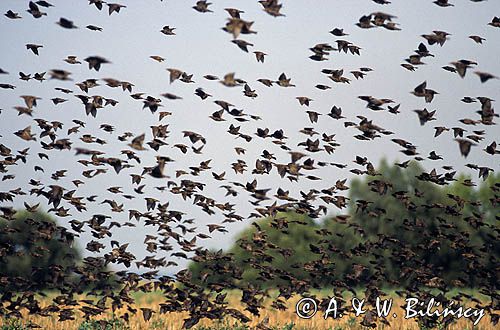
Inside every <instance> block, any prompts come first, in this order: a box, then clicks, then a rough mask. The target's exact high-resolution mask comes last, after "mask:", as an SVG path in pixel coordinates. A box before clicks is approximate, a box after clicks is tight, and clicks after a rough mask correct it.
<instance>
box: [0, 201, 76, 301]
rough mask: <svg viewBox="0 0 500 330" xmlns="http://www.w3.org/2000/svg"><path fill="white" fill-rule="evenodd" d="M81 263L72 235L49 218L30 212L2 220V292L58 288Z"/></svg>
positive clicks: (0, 275) (0, 235) (0, 255)
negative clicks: (76, 265)
mask: <svg viewBox="0 0 500 330" xmlns="http://www.w3.org/2000/svg"><path fill="white" fill-rule="evenodd" d="M80 259H81V257H80V253H79V251H78V250H77V249H76V248H75V247H74V246H73V235H72V234H71V233H69V232H68V231H67V230H66V229H65V228H64V227H61V226H58V225H57V224H56V222H55V221H54V220H53V219H52V218H51V217H49V216H48V215H47V214H44V213H40V212H35V213H30V212H28V211H20V212H16V213H14V214H13V215H12V216H11V217H6V218H0V281H1V283H2V285H1V286H0V288H1V289H2V290H5V291H25V290H33V291H35V290H40V289H52V288H57V287H58V285H59V284H60V283H63V282H64V278H65V277H68V276H71V275H72V269H73V267H74V266H75V264H76V263H77V262H79V261H80Z"/></svg>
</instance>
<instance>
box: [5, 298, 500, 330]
mask: <svg viewBox="0 0 500 330" xmlns="http://www.w3.org/2000/svg"><path fill="white" fill-rule="evenodd" d="M469 293H470V292H469ZM472 293H473V294H474V295H475V296H476V297H478V298H479V299H484V297H480V295H478V294H475V293H474V292H472ZM52 297H53V296H52ZM83 298H84V297H82V299H83ZM85 298H88V297H85ZM134 298H136V302H137V309H138V312H137V313H136V314H135V315H131V317H130V320H129V323H128V324H127V323H125V322H124V321H123V320H122V319H120V318H118V317H115V316H113V315H112V314H111V313H109V314H107V315H102V316H100V317H98V318H96V319H95V320H88V321H86V320H84V319H82V318H81V317H79V316H77V317H76V318H75V320H69V321H63V322H59V321H58V318H57V316H56V315H54V316H49V317H41V316H30V315H26V314H25V318H24V319H23V320H22V321H19V320H6V319H0V330H25V329H26V330H27V329H32V328H34V324H36V325H39V326H40V327H41V328H42V329H50V330H94V329H96V330H97V329H102V330H115V329H116V330H125V329H141V330H142V329H154V330H174V329H175V330H177V329H181V327H182V324H183V319H184V318H185V317H186V316H187V314H186V313H167V314H162V315H160V314H158V313H154V314H153V316H152V317H151V319H150V320H149V321H148V322H145V321H144V319H143V315H142V313H141V311H140V309H139V308H141V307H147V308H151V309H153V310H155V311H158V305H159V303H161V302H162V301H163V300H162V296H161V294H160V293H146V294H145V293H137V294H135V296H134ZM50 299H51V295H50V294H48V295H47V298H46V301H47V302H49V301H50ZM298 299H299V298H295V299H293V298H292V299H290V301H289V302H288V306H289V308H288V309H287V310H286V311H277V310H274V309H272V308H269V309H266V310H262V312H261V316H260V317H258V318H252V321H251V322H250V323H248V324H245V325H243V324H240V323H237V322H236V321H234V320H233V319H231V320H223V321H219V322H210V321H207V320H203V321H201V322H200V323H199V324H198V325H196V326H195V327H194V329H197V330H230V329H235V330H244V329H260V330H265V329H273V330H292V329H293V330H295V329H296V330H299V329H301V330H302V329H304V330H306V329H307V330H323V329H331V330H341V329H368V328H367V327H363V326H361V325H360V324H359V323H360V321H361V317H357V318H356V317H354V314H352V315H347V316H344V317H342V318H341V319H337V320H332V319H328V320H324V319H323V313H322V312H321V311H318V313H317V314H316V315H315V317H313V318H311V319H300V318H299V317H298V316H297V315H296V313H295V303H296V302H297V301H298ZM227 301H228V302H229V304H228V305H229V306H231V307H237V306H241V305H240V303H239V297H238V293H237V292H234V291H232V292H229V294H228V298H227ZM394 302H395V304H396V305H397V306H402V305H403V304H404V301H403V300H402V299H400V298H395V299H394ZM392 312H396V314H397V317H396V318H388V320H389V322H390V326H388V325H383V324H381V323H378V325H377V328H376V329H408V330H413V329H414V330H420V329H426V328H425V327H423V326H419V324H418V323H417V322H416V320H415V319H409V320H405V319H404V317H403V316H404V310H403V309H402V308H398V307H396V306H394V307H393V309H392V310H391V313H392ZM247 315H248V313H247ZM248 316H250V315H248ZM472 323H473V321H471V320H470V319H469V320H467V319H465V318H461V319H459V320H457V321H456V322H455V323H453V325H452V326H450V327H448V328H447V329H460V330H465V329H481V330H493V329H498V328H497V327H496V326H494V325H493V324H492V323H491V322H490V316H489V314H488V313H487V312H486V315H485V316H484V317H483V318H482V319H481V321H480V322H479V324H478V325H477V326H473V324H472ZM437 328H438V329H440V328H442V327H437Z"/></svg>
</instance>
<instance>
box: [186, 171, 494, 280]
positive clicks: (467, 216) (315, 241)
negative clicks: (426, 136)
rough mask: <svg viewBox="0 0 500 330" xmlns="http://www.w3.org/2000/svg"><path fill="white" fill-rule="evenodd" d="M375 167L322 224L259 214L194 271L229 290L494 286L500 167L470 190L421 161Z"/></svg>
mask: <svg viewBox="0 0 500 330" xmlns="http://www.w3.org/2000/svg"><path fill="white" fill-rule="evenodd" d="M375 172H376V173H371V174H372V175H371V176H366V177H364V178H363V179H355V180H353V181H352V182H351V183H350V189H349V196H348V199H349V204H348V211H347V214H344V215H345V216H333V217H329V218H327V219H325V220H324V221H322V222H320V223H318V222H315V221H314V220H312V219H311V218H309V217H308V216H307V215H301V214H297V213H294V212H288V213H278V214H277V215H276V216H274V217H268V218H265V219H260V220H258V221H256V222H255V223H253V225H252V226H251V227H250V228H247V229H246V230H244V231H243V232H242V233H241V234H240V235H239V238H238V239H237V241H236V242H235V244H234V245H233V246H232V247H231V248H230V249H229V250H228V251H227V252H223V251H218V252H213V254H212V255H211V256H210V258H199V259H197V258H195V262H193V263H192V264H191V265H190V270H191V272H192V276H193V278H194V279H195V280H198V281H199V282H205V283H206V284H208V285H213V284H214V283H218V284H222V285H224V286H225V287H228V288H229V287H232V286H236V287H238V286H240V287H243V286H245V285H246V284H247V283H259V284H263V285H264V286H268V287H280V286H283V285H287V284H288V285H290V282H291V279H293V283H292V285H297V283H298V284H300V281H307V282H308V283H310V284H312V285H313V286H316V287H318V288H321V287H324V286H336V285H338V284H339V283H344V284H345V286H346V287H353V286H354V287H355V286H359V285H362V284H364V285H366V283H368V282H370V283H373V284H376V285H382V286H392V287H394V286H395V287H401V286H406V287H408V286H410V287H411V286H412V285H413V283H419V282H420V283H428V284H429V286H433V287H436V286H438V287H439V286H442V285H447V286H470V287H474V286H476V287H478V286H479V287H481V286H483V285H488V284H489V285H491V284H492V283H491V281H494V280H495V279H494V276H490V275H491V270H493V269H494V267H495V266H494V265H495V262H496V261H497V260H498V256H499V252H500V246H499V244H498V233H497V232H496V231H495V228H496V227H495V223H496V221H497V219H496V217H498V215H499V214H500V206H499V204H498V198H499V197H498V189H499V187H498V184H499V183H500V174H497V175H496V176H495V175H490V177H489V178H488V179H487V180H486V181H484V182H482V183H481V184H480V185H479V187H477V188H471V187H469V186H468V185H467V186H466V185H465V184H464V182H465V180H470V177H467V176H463V175H462V176H459V177H458V178H457V179H452V178H451V177H450V178H449V180H448V181H446V182H444V183H448V184H443V185H437V184H435V183H432V182H429V181H427V180H422V173H423V169H422V168H421V167H420V166H419V165H418V164H417V163H415V162H411V163H410V164H409V166H408V167H407V168H405V169H403V168H400V167H398V166H390V165H388V164H387V162H385V161H383V162H382V163H381V164H380V166H379V168H378V169H377V170H376V171H375ZM495 184H496V186H495ZM340 193H341V192H336V194H339V195H340ZM263 244H267V245H266V247H267V248H264V246H263ZM316 269H323V270H325V269H327V270H328V271H327V272H325V271H323V272H322V273H319V272H318V271H316ZM471 269H472V270H474V271H471ZM228 270H231V274H235V273H238V272H239V274H240V275H241V276H240V277H239V278H240V280H239V281H234V280H233V281H231V277H230V276H227V275H228ZM429 270H431V273H430V272H429ZM435 279H438V283H434V280H435ZM493 285H494V283H493Z"/></svg>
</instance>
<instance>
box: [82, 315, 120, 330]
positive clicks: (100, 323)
mask: <svg viewBox="0 0 500 330" xmlns="http://www.w3.org/2000/svg"><path fill="white" fill-rule="evenodd" d="M126 329H129V327H128V326H127V325H126V324H125V322H124V321H123V320H121V319H117V318H112V319H110V320H86V321H84V322H83V323H82V324H80V326H79V327H78V330H126Z"/></svg>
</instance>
